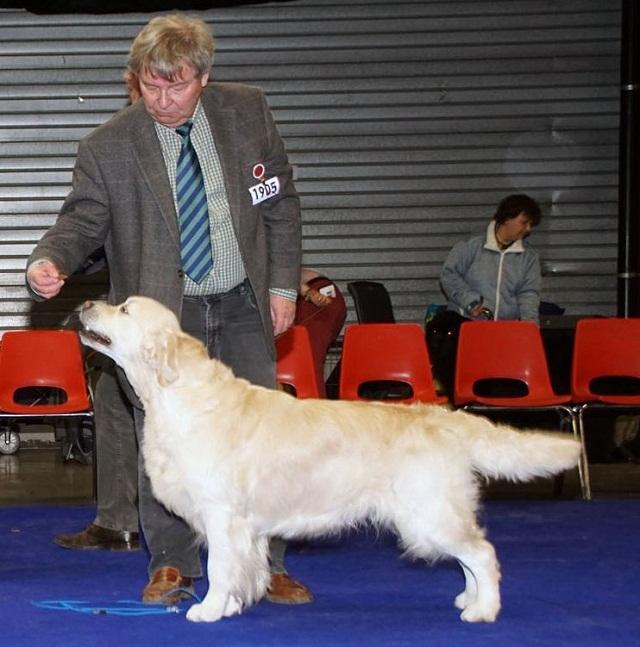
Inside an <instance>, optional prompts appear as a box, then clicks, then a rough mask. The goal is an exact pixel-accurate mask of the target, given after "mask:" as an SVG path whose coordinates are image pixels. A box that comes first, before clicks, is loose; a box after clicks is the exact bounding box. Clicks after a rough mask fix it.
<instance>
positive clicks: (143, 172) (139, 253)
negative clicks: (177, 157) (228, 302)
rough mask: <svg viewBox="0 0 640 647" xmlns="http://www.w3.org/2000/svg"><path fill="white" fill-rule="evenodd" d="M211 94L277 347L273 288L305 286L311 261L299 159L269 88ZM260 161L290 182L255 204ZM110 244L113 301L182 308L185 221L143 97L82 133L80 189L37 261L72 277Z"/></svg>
mask: <svg viewBox="0 0 640 647" xmlns="http://www.w3.org/2000/svg"><path fill="white" fill-rule="evenodd" d="M201 102H202V106H203V108H204V111H205V114H206V116H207V119H208V120H209V123H210V127H211V132H212V134H213V138H214V140H215V144H216V148H217V150H218V155H219V157H220V163H221V165H222V171H223V175H224V181H225V186H226V192H227V197H228V201H229V208H230V212H231V218H232V222H233V227H234V231H235V234H236V237H237V239H238V244H239V247H240V253H241V255H242V260H243V263H244V266H245V270H246V272H247V278H248V279H249V282H250V284H251V287H252V289H253V291H254V293H255V295H256V299H257V303H258V308H259V310H260V313H261V317H262V322H263V327H264V330H265V338H266V339H267V342H268V344H270V345H271V347H272V349H273V329H272V325H271V316H270V309H269V293H268V290H269V288H270V287H272V288H287V289H293V290H297V288H298V280H299V272H300V263H301V251H300V249H301V244H300V238H301V233H300V229H301V227H300V205H299V199H298V196H297V193H296V190H295V188H294V186H293V181H292V170H291V166H290V165H289V162H288V159H287V155H286V152H285V148H284V144H283V142H282V140H281V138H280V136H279V134H278V131H277V129H276V126H275V123H274V121H273V118H272V116H271V112H270V110H269V107H268V105H267V102H266V99H265V97H264V95H263V93H262V92H261V91H260V90H259V89H257V88H253V87H250V86H247V85H242V84H235V83H211V84H209V85H208V86H207V87H206V88H205V89H204V91H203V94H202V97H201ZM258 163H262V164H263V165H264V167H265V177H266V178H270V177H273V176H277V177H278V179H279V181H280V186H281V190H280V193H279V194H278V195H276V196H274V197H272V198H270V199H269V200H266V201H265V202H262V203H260V204H258V205H252V201H251V196H250V193H249V187H251V186H253V185H255V184H256V182H257V180H256V179H255V178H254V176H253V168H254V166H255V165H256V164H258ZM101 246H104V249H105V256H106V260H107V264H108V266H109V275H110V287H109V301H110V302H111V303H120V302H122V301H123V300H125V299H126V298H127V297H129V296H130V295H133V294H141V295H145V296H148V297H152V298H154V299H157V300H158V301H160V302H162V303H163V304H165V305H166V306H168V307H169V308H170V309H171V310H173V311H174V312H175V313H176V314H177V315H178V317H179V316H180V313H181V306H182V298H183V271H182V267H181V261H180V234H179V230H178V219H177V216H176V211H175V205H174V199H173V195H172V191H171V186H170V183H169V178H168V176H167V171H166V167H165V164H164V160H163V157H162V151H161V148H160V143H159V141H158V137H157V135H156V132H155V127H154V123H153V120H152V118H151V117H150V116H149V114H148V113H147V111H146V110H145V108H144V105H143V103H142V102H141V101H139V102H137V103H135V104H133V105H132V106H129V107H128V108H125V109H123V110H121V111H120V112H118V113H117V114H116V115H114V116H113V117H112V118H111V119H110V120H109V121H108V122H106V123H105V124H103V125H102V126H100V127H98V128H96V129H95V130H94V131H93V132H91V133H90V134H89V135H87V136H86V137H84V138H83V139H82V140H81V142H80V144H79V147H78V155H77V160H76V165H75V168H74V172H73V182H72V190H71V193H70V194H69V195H68V197H67V198H66V200H65V202H64V204H63V206H62V209H61V211H60V214H59V216H58V219H57V221H56V223H55V224H54V225H53V226H52V227H51V228H50V229H49V230H48V231H47V232H46V233H45V235H44V236H43V237H42V239H41V240H40V242H39V243H38V245H37V246H36V247H35V249H34V250H33V253H32V254H31V257H30V258H29V263H32V262H34V261H36V260H38V259H41V258H49V259H50V260H52V261H53V262H54V263H55V264H56V266H57V267H58V269H59V270H60V271H61V272H64V273H65V274H67V275H70V274H72V273H73V272H75V271H76V270H77V269H78V268H79V267H80V266H81V264H82V263H83V261H84V260H85V259H86V258H87V256H89V255H90V254H91V253H92V252H93V251H94V250H96V249H98V248H99V247H101ZM272 353H273V354H274V356H275V351H274V350H272Z"/></svg>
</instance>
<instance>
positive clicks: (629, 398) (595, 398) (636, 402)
mask: <svg viewBox="0 0 640 647" xmlns="http://www.w3.org/2000/svg"><path fill="white" fill-rule="evenodd" d="M596 403H597V404H605V405H606V404H609V405H618V406H623V407H624V406H627V407H640V395H601V396H599V395H597V394H592V399H590V400H589V401H587V402H585V403H584V404H596Z"/></svg>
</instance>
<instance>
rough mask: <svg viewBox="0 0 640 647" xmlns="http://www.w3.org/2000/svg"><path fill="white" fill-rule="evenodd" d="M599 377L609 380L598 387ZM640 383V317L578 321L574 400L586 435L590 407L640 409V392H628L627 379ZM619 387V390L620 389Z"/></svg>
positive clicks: (572, 388) (582, 433)
mask: <svg viewBox="0 0 640 647" xmlns="http://www.w3.org/2000/svg"><path fill="white" fill-rule="evenodd" d="M596 380H607V382H608V384H607V387H606V389H602V390H601V389H598V388H597V386H596V385H597V382H596ZM631 381H636V386H637V383H638V382H640V319H620V318H599V319H581V320H580V321H578V323H577V324H576V334H575V339H574V344H573V362H572V365H571V399H572V400H573V402H574V404H575V405H576V407H575V410H576V415H577V419H578V428H579V430H580V434H581V436H584V434H585V432H584V426H585V425H584V414H585V412H586V411H587V409H589V408H593V407H606V408H612V409H616V408H617V409H635V408H640V392H638V393H635V394H631V393H624V392H623V391H624V389H623V388H622V387H623V385H624V384H625V382H631ZM616 388H617V389H618V391H616Z"/></svg>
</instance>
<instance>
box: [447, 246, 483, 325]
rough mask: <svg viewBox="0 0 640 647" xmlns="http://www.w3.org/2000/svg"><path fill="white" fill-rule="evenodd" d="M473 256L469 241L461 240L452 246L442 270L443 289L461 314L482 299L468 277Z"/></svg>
mask: <svg viewBox="0 0 640 647" xmlns="http://www.w3.org/2000/svg"><path fill="white" fill-rule="evenodd" d="M473 258H474V254H473V249H472V246H471V245H470V244H469V241H460V242H458V243H456V244H455V245H454V246H453V247H452V249H451V251H450V252H449V255H448V256H447V259H446V260H445V262H444V265H443V266H442V271H441V272H440V285H441V286H442V290H443V292H444V294H445V296H446V297H447V299H448V300H449V302H450V303H452V304H454V305H455V306H456V307H457V308H458V311H459V313H460V314H461V315H464V314H466V311H467V308H468V307H469V306H470V305H471V304H473V303H475V302H479V301H480V299H481V295H480V293H479V292H476V291H475V290H472V289H471V287H470V286H469V284H468V283H467V278H466V277H467V275H468V272H469V268H470V267H471V264H472V262H473Z"/></svg>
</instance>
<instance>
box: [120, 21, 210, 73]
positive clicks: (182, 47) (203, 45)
mask: <svg viewBox="0 0 640 647" xmlns="http://www.w3.org/2000/svg"><path fill="white" fill-rule="evenodd" d="M214 48H215V45H214V40H213V34H212V33H211V29H210V28H209V26H208V25H207V23H206V22H204V20H201V19H200V18H196V17H194V16H185V15H183V14H169V15H166V16H157V17H155V18H152V19H151V20H150V21H149V22H148V23H147V24H146V25H145V26H144V27H143V28H142V30H141V31H140V32H139V33H138V35H137V36H136V37H135V39H134V41H133V43H132V45H131V49H130V50H129V60H128V63H127V67H128V69H129V70H130V71H131V72H132V73H133V74H135V75H136V76H138V75H139V74H140V73H141V72H143V71H147V72H149V73H150V74H151V75H152V76H159V77H161V78H163V79H167V80H170V81H173V80H175V79H176V78H177V77H178V75H179V73H180V70H181V69H182V67H183V66H184V65H185V64H187V65H190V66H191V67H193V68H194V69H195V71H196V74H197V76H202V75H203V74H206V73H207V72H209V70H210V69H211V65H212V64H213V53H214Z"/></svg>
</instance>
